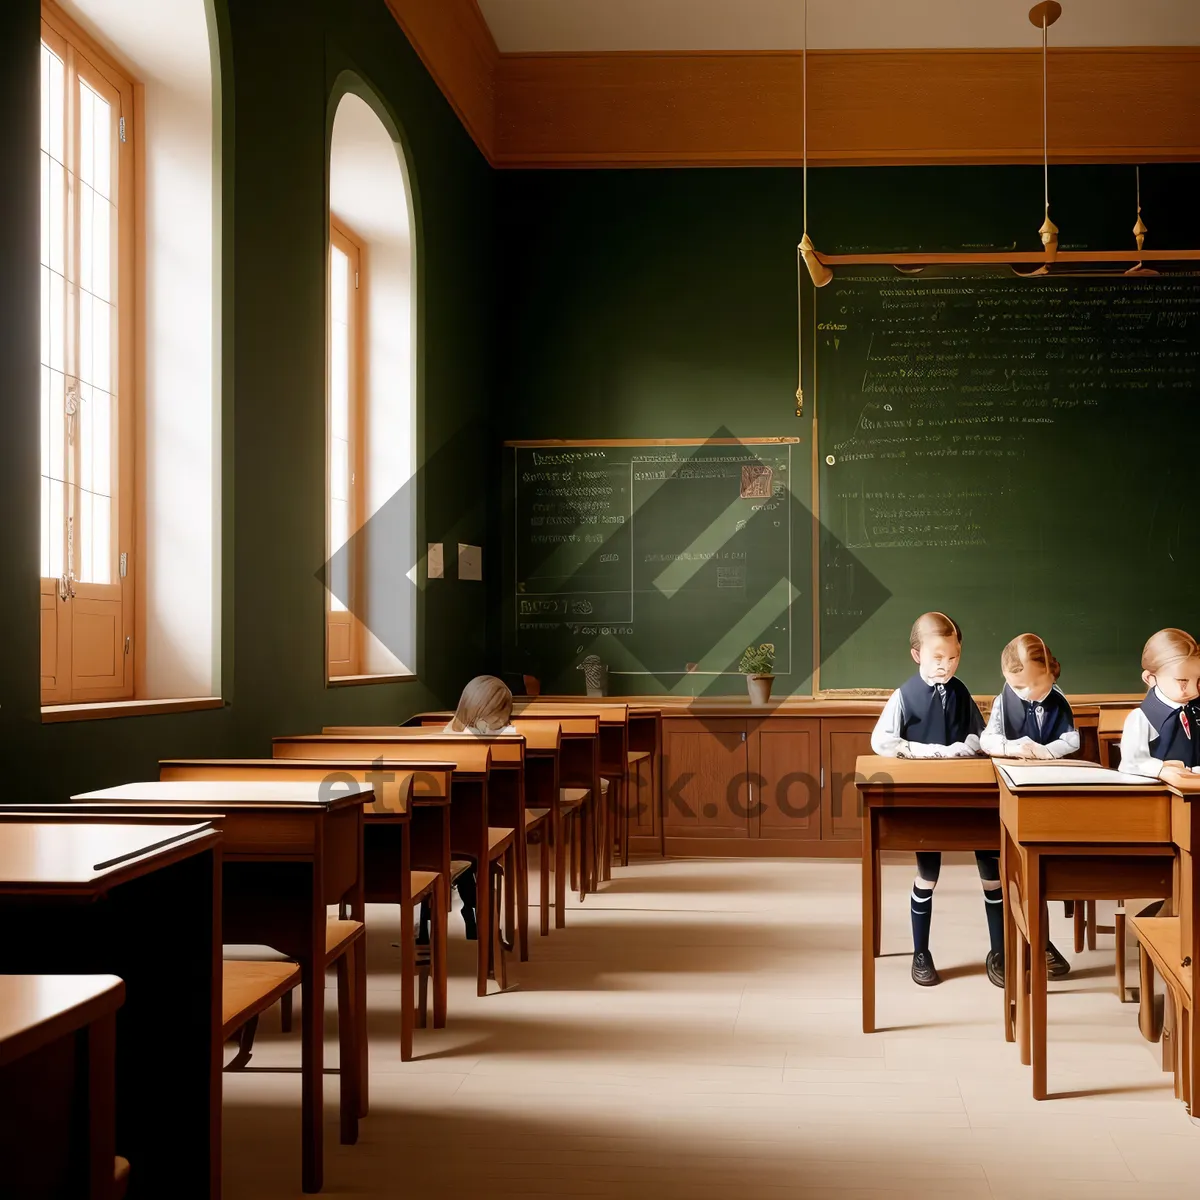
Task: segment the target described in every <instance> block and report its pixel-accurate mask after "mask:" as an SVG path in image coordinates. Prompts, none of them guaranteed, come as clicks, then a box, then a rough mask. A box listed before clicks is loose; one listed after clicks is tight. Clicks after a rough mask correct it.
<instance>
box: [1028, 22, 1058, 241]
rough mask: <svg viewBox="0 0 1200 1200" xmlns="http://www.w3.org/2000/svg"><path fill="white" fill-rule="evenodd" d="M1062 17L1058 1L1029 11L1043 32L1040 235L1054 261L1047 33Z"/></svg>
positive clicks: (1055, 226)
mask: <svg viewBox="0 0 1200 1200" xmlns="http://www.w3.org/2000/svg"><path fill="white" fill-rule="evenodd" d="M1061 16H1062V5H1061V4H1059V3H1058V0H1042V3H1040V4H1035V5H1034V6H1033V7H1032V8H1031V9H1030V10H1029V20H1030V21H1031V22H1032V23H1033V24H1034V25H1036V26H1037V27H1038V28H1039V29H1041V31H1042V187H1043V193H1044V198H1045V202H1046V213H1045V220H1044V221H1043V222H1042V227H1041V229H1039V230H1038V235H1039V236H1040V237H1041V239H1042V245H1043V246H1045V247H1046V256H1047V259H1048V260H1049V261H1051V262H1053V261H1054V257H1055V255H1057V254H1058V226H1057V225H1055V223H1054V222H1053V221H1052V220H1050V139H1049V122H1048V119H1047V108H1048V98H1047V91H1046V81H1047V73H1046V49H1047V39H1046V33H1047V30H1048V29H1049V28H1050V26H1051V25H1053V24H1054V22H1055V21H1057V20H1058V18H1059V17H1061Z"/></svg>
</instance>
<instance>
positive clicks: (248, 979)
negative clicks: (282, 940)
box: [221, 946, 300, 1071]
mask: <svg viewBox="0 0 1200 1200" xmlns="http://www.w3.org/2000/svg"><path fill="white" fill-rule="evenodd" d="M230 949H231V950H233V951H234V952H235V957H233V958H226V959H225V961H224V962H223V963H222V964H221V1036H222V1039H223V1040H224V1041H229V1040H230V1038H232V1037H233V1036H234V1035H235V1034H236V1035H237V1039H238V1052H237V1056H236V1057H235V1058H233V1059H232V1060H231V1061H230V1062H229V1063H228V1064H227V1065H226V1067H225V1070H227V1071H236V1070H239V1069H240V1068H242V1067H244V1066H245V1065H246V1064H247V1063H248V1062H249V1061H250V1054H251V1050H252V1048H253V1046H254V1034H255V1031H256V1030H257V1028H258V1017H259V1014H260V1013H263V1012H266V1010H267V1009H268V1008H270V1007H271V1006H272V1005H274V1004H275V1002H276V1001H277V1000H281V999H282V998H283V997H284V996H289V995H290V994H291V990H292V988H294V987H298V986H299V984H300V968H299V967H298V966H297V965H296V964H295V963H294V962H292V961H291V960H290V959H286V958H284V957H283V955H279V957H278V958H275V957H272V958H251V957H249V953H247V955H246V956H245V957H243V956H242V955H240V954H237V953H236V952H237V951H238V950H239V949H240V947H236V946H235V947H230ZM253 949H257V948H249V950H250V952H252V951H253Z"/></svg>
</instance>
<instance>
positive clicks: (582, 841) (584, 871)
mask: <svg viewBox="0 0 1200 1200" xmlns="http://www.w3.org/2000/svg"><path fill="white" fill-rule="evenodd" d="M558 796H559V799H558V807H559V811H560V812H561V814H562V829H563V846H562V850H561V852H560V853H559V859H560V860H561V862H562V863H563V868H562V869H564V870H565V869H566V866H567V864H568V863H569V866H570V872H571V886H572V887H573V888H576V889H577V890H578V892H579V901H580V903H582V902H583V901H584V900H585V899H586V898H587V894H588V880H589V879H591V878H592V868H591V865H590V863H591V856H592V836H591V833H592V830H591V825H592V822H591V805H590V804H589V803H588V802H589V801H590V800H591V798H592V793H591V792H590V791H589V790H588V789H587V788H582V787H565V788H561V789H560V790H559V793H558ZM565 920H566V918H565V914H564V915H563V916H562V919H561V920H560V922H559V924H560V926H561V925H562V924H565Z"/></svg>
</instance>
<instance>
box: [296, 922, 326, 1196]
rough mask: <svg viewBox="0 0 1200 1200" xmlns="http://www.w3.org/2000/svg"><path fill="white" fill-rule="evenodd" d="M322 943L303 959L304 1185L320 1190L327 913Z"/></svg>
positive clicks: (323, 923) (322, 1165)
mask: <svg viewBox="0 0 1200 1200" xmlns="http://www.w3.org/2000/svg"><path fill="white" fill-rule="evenodd" d="M320 916H321V924H320V927H319V932H320V937H321V944H320V946H317V944H316V942H315V940H314V942H313V944H312V945H311V946H310V947H309V952H308V954H307V955H306V960H307V961H305V960H304V959H302V960H301V962H300V987H301V989H302V990H303V994H304V1000H303V1009H302V1011H301V1015H300V1038H301V1041H300V1111H301V1139H302V1143H303V1145H302V1149H301V1158H302V1163H303V1170H302V1174H303V1189H304V1191H305V1192H309V1193H311V1192H319V1191H320V1190H321V1188H322V1187H323V1186H324V1183H325V1141H324V1122H325V1095H324V1083H325V969H324V966H325V914H324V912H321V914H320Z"/></svg>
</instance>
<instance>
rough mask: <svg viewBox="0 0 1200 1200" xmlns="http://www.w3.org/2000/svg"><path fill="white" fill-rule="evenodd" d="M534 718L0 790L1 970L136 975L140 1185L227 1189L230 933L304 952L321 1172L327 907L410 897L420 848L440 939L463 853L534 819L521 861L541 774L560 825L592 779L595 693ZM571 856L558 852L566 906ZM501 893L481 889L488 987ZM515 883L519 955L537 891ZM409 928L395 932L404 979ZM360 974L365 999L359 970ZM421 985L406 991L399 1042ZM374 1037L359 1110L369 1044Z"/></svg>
mask: <svg viewBox="0 0 1200 1200" xmlns="http://www.w3.org/2000/svg"><path fill="white" fill-rule="evenodd" d="M605 715H606V716H607V718H608V720H607V722H606V723H607V724H608V725H609V726H610V728H611V726H612V724H613V722H612V718H611V714H610V713H608V712H607V711H606V714H605ZM521 723H522V725H523V726H524V728H523V730H522V732H523V734H524V736H523V737H516V738H514V737H504V738H475V737H473V736H469V735H454V736H445V737H444V736H441V735H440V734H437V733H434V732H432V731H429V730H419V729H413V728H405V729H402V730H389V731H387V732H380V731H378V730H371V731H356V732H354V733H344V732H336V731H327V732H325V733H322V734H320V735H311V736H308V737H300V738H296V737H290V738H279V739H276V740H275V743H274V746H273V757H272V758H270V759H259V760H246V759H241V760H230V759H225V760H183V759H176V760H169V761H164V762H163V763H162V764H161V772H160V773H161V779H160V781H157V782H145V783H140V784H134V785H129V786H127V787H122V788H117V789H107V790H105V791H103V792H98V793H89V794H87V795H84V796H79V797H75V798H73V800H72V802H71V803H70V804H67V805H64V804H56V805H40V806H38V805H33V806H30V805H20V806H13V805H8V806H0V821H2V822H4V824H3V825H0V911H3V912H4V913H5V915H6V916H8V917H10V920H8V921H6V930H7V929H12V930H13V932H12V933H11V935H9V936H8V937H7V939H6V942H7V944H6V951H7V953H6V955H5V969H6V970H9V971H13V972H15V973H19V974H21V975H33V974H62V973H65V972H72V973H87V974H96V973H108V974H110V975H112V976H117V977H119V979H120V980H123V981H124V984H123V987H124V997H125V1001H124V1004H123V1006H122V1007H121V1009H120V1013H119V1015H118V1016H117V1018H116V1026H117V1035H116V1036H117V1050H118V1061H119V1063H120V1069H119V1071H118V1085H117V1086H118V1092H117V1103H116V1113H117V1118H116V1123H115V1137H116V1142H117V1145H118V1148H119V1152H122V1153H125V1154H126V1156H127V1157H128V1158H129V1159H130V1161H131V1162H133V1163H134V1164H135V1165H134V1171H133V1179H134V1180H135V1181H136V1182H135V1184H134V1190H135V1194H138V1195H163V1194H171V1195H176V1196H193V1195H194V1196H209V1197H211V1196H217V1195H219V1194H220V1096H221V1087H220V1072H221V1061H222V1046H221V1037H220V1030H221V997H220V980H221V957H222V953H221V951H222V944H223V943H226V944H228V943H235V942H236V943H248V944H258V945H268V946H271V947H272V948H274V949H276V950H279V951H280V952H282V953H284V954H287V955H288V956H289V957H292V958H294V959H295V960H296V961H297V963H298V964H299V966H300V969H301V986H302V988H303V990H304V998H305V1002H304V1005H303V1021H302V1024H303V1029H302V1034H301V1058H302V1078H303V1083H302V1110H303V1123H304V1138H303V1141H304V1161H303V1172H302V1173H303V1184H304V1189H305V1190H306V1191H317V1190H320V1188H321V1186H322V1185H323V1152H322V1136H321V1134H322V1111H323V1110H322V1101H321V1094H322V1078H323V1071H322V1063H323V1049H322V1031H323V1024H324V1022H323V1012H322V1005H323V998H324V987H323V973H324V937H325V923H326V913H327V911H328V906H330V905H336V906H338V908H339V910H340V911H343V912H344V913H345V914H346V915H348V916H350V917H352V918H354V919H359V920H361V919H362V918H363V915H364V905H365V903H366V902H367V901H373V902H374V901H378V902H394V903H398V904H400V905H402V906H403V909H404V911H405V912H408V913H411V909H409V908H408V907H407V906H408V903H409V901H410V898H411V875H412V871H413V869H414V866H415V867H417V868H419V869H426V870H431V871H436V872H437V873H438V876H439V880H440V881H441V884H442V886H443V888H444V894H443V899H444V900H445V901H446V903H443V904H441V905H440V906H438V909H439V912H440V919H441V921H442V923H443V929H442V930H441V931H440V937H441V942H442V944H443V945H444V938H445V930H444V921H445V914H446V912H447V911H448V908H449V905H448V898H449V897H448V889H449V872H450V856H451V853H452V852H453V853H455V854H469V855H471V856H472V857H476V859H477V861H478V862H486V861H487V852H488V850H487V841H488V831H489V828H491V827H492V826H494V824H496V823H500V824H503V825H505V826H507V827H509V828H510V829H513V830H517V831H520V833H519V835H518V837H517V839H516V840H517V843H518V844H519V846H520V865H519V875H521V876H523V875H524V874H525V869H526V868H525V861H524V843H525V837H524V808H525V804H526V799H527V790H528V799H529V801H530V803H531V804H534V803H537V804H539V805H542V806H544V807H545V808H547V809H549V810H551V812H552V813H553V814H554V820H555V824H554V827H553V829H554V832H553V834H552V837H553V838H555V839H556V840H557V841H558V843H559V844H561V840H562V839H561V830H560V827H559V824H558V816H559V814H558V799H559V789H560V787H563V786H567V785H568V784H569V783H570V782H572V781H574V782H578V783H579V784H580V786H587V788H588V789H589V790H591V791H593V794H594V795H599V794H600V788H599V779H600V773H601V770H602V769H603V767H604V765H605V763H606V760H605V759H602V757H601V749H600V713H599V712H595V713H590V714H589V713H588V712H587V711H586V710H580V709H576V708H572V709H571V710H570V711H569V712H568V713H567V714H566V715H565V716H564V717H563V718H562V720H561V721H560V720H558V719H556V718H554V717H553V714H551V713H542V712H537V711H536V710H535V711H533V712H526V713H525V714H523V717H522V721H521ZM564 725H567V726H568V728H569V731H570V732H569V733H566V734H564V731H563V726H564ZM627 753H628V752H627ZM564 876H565V872H564V871H562V870H561V869H560V870H558V871H556V881H555V886H556V890H557V898H558V905H557V912H556V921H557V923H558V924H559V925H561V924H562V923H563V922H564V908H565V904H564V901H565V877H564ZM543 878H544V879H545V872H543ZM489 892H490V889H489V888H488V887H486V886H481V887H480V888H479V896H478V903H479V914H478V918H479V919H478V924H479V931H480V936H479V942H480V968H479V970H480V987H481V990H485V989H486V981H487V958H486V954H487V942H488V938H487V936H486V930H487V929H488V927H489V926H488V921H489V920H490V916H489V914H488V910H487V905H488V902H489ZM520 895H521V901H520V903H519V904H518V905H517V908H518V913H517V916H518V920H519V923H520V934H519V940H520V943H521V950H522V952H523V953H522V957H524V955H525V953H527V907H528V905H527V903H526V889H520ZM544 898H548V897H544ZM543 911H545V910H544V909H543ZM407 919H409V920H410V919H411V918H410V917H409V918H407ZM543 932H547V930H546V928H545V927H543ZM434 940H435V944H436V943H437V941H438V932H437V931H435V937H434ZM411 942H412V939H411V938H401V954H402V971H403V972H404V973H405V975H406V978H407V979H409V980H411V978H412V973H413V972H412V966H413V954H414V948H413V946H412V944H411ZM358 958H359V961H364V959H363V956H361V955H360V956H358ZM439 963H440V973H439V972H438V971H437V967H438V966H439ZM444 964H445V956H444V954H443V955H440V956H435V979H434V1024H435V1026H437V1025H440V1024H443V1023H444V1020H445V1006H446V980H445V973H444ZM364 970H365V968H364ZM362 982H363V984H365V979H364V980H363V981H362ZM356 991H357V995H358V996H359V997H365V986H360V987H359V988H357V989H356ZM412 991H413V989H412V988H411V986H407V987H405V988H404V989H403V1000H402V1014H401V1024H402V1038H401V1041H402V1048H403V1049H402V1052H404V1053H405V1056H407V1055H408V1054H410V1053H411V1040H412V1025H413V1011H412V1010H413V996H412ZM363 1003H364V1006H365V1000H364V1001H363ZM364 1026H365V1022H364ZM168 1046H169V1047H170V1051H169V1057H170V1063H169V1068H168V1069H167V1070H164V1065H163V1058H164V1055H165V1054H166V1053H167V1050H166V1048H167V1047H168ZM361 1052H362V1056H363V1057H362V1070H361V1072H360V1079H361V1086H362V1094H361V1104H360V1115H365V1114H366V1111H367V1107H368V1096H367V1086H366V1080H367V1072H366V1069H365V1068H366V1049H365V1042H363V1043H362V1045H361ZM181 1163H187V1164H188V1169H187V1170H186V1171H181V1170H180V1164H181ZM168 1181H169V1183H168ZM168 1188H169V1190H167V1189H168ZM80 1194H86V1193H84V1192H81V1193H80ZM97 1194H99V1193H97Z"/></svg>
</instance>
